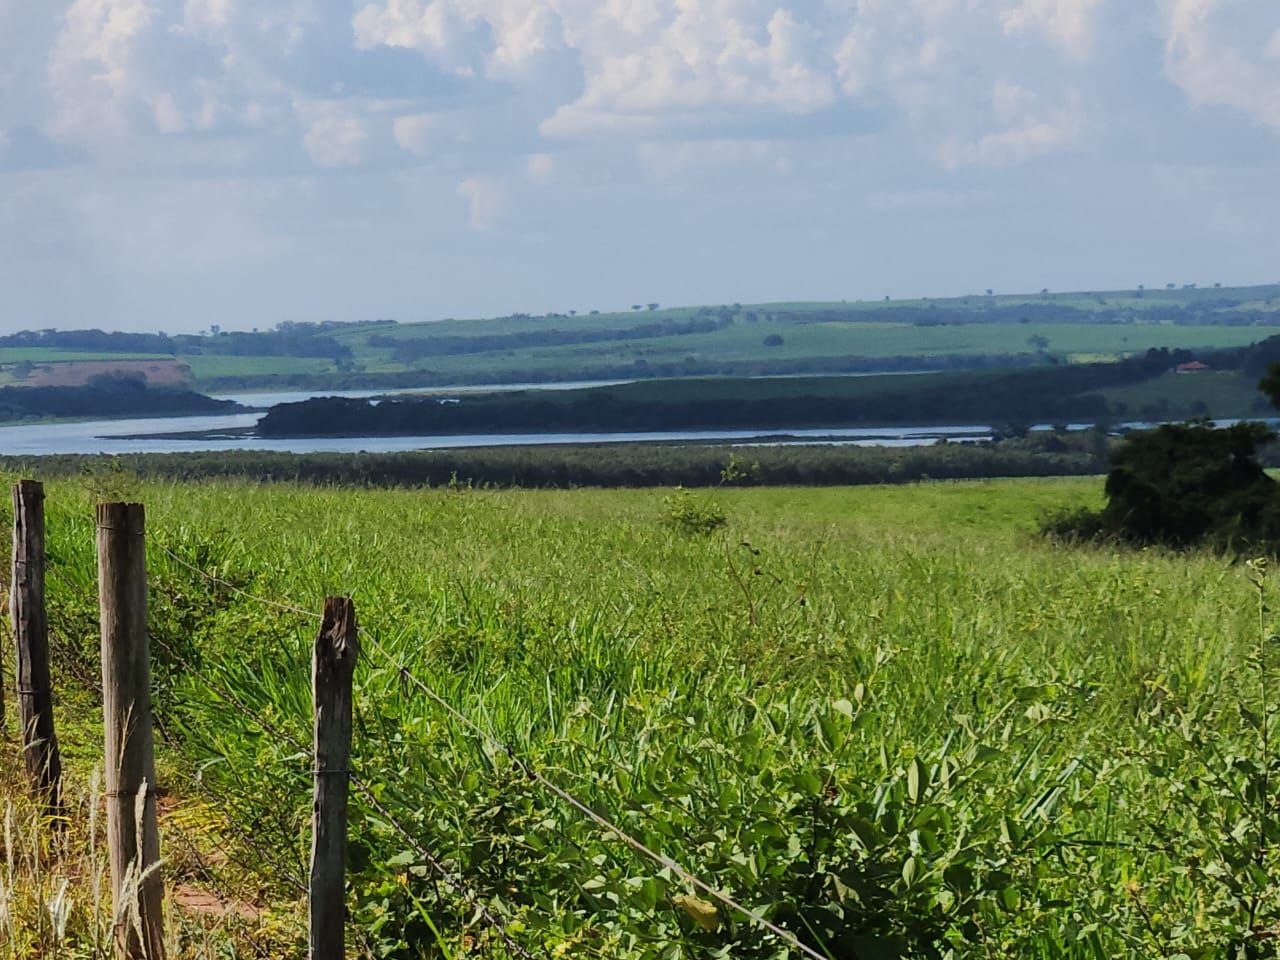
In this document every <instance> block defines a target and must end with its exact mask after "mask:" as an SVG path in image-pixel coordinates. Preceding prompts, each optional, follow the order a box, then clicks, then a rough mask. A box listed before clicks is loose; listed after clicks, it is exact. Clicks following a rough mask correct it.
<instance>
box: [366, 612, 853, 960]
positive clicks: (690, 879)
mask: <svg viewBox="0 0 1280 960" xmlns="http://www.w3.org/2000/svg"><path fill="white" fill-rule="evenodd" d="M359 629H360V632H361V633H362V634H363V635H364V636H366V637H368V638H369V640H370V641H371V642H372V646H373V649H374V650H375V651H377V652H378V653H379V654H380V655H381V656H382V657H383V658H384V659H386V660H387V661H388V662H389V663H390V664H391V665H392V666H393V667H395V669H396V670H397V671H398V672H399V674H400V675H401V676H402V677H403V678H404V679H405V680H407V681H408V682H410V683H412V684H413V685H414V686H416V687H417V688H418V689H419V690H421V691H422V692H423V693H425V694H426V695H427V696H428V697H429V698H431V700H433V701H434V702H435V703H436V704H438V705H439V706H440V707H441V708H442V709H443V710H444V711H445V712H446V713H448V714H449V715H450V716H451V717H453V718H454V719H455V720H457V721H458V722H459V723H461V724H462V725H463V726H465V727H466V728H467V729H468V730H470V731H471V732H472V733H474V734H475V735H476V736H478V737H480V738H482V739H483V740H485V741H486V742H487V743H488V744H489V745H490V746H491V747H493V748H495V749H497V750H499V751H501V752H502V753H505V754H506V755H507V757H508V758H510V760H511V762H512V763H513V764H514V765H515V766H516V768H517V769H518V770H519V771H520V772H521V773H523V774H524V775H525V776H526V777H528V778H529V779H530V780H533V781H535V782H537V783H539V784H540V785H541V786H542V787H543V788H544V789H546V790H548V791H549V792H551V793H552V794H554V795H555V796H556V797H558V798H559V799H561V800H563V801H564V802H565V803H567V804H569V806H571V807H573V809H575V810H577V811H578V812H579V813H581V814H582V815H583V816H584V817H586V818H587V819H589V820H590V821H591V822H592V823H594V824H595V825H596V826H598V827H600V828H601V829H602V830H604V831H606V832H607V833H609V834H612V835H613V836H614V837H615V838H617V839H618V840H620V841H622V842H623V843H624V844H626V845H627V846H628V847H630V848H631V849H632V850H634V851H635V852H636V853H639V854H641V855H642V856H645V857H647V858H648V859H650V860H652V861H653V862H654V863H657V864H659V865H660V866H662V867H665V868H666V869H667V870H670V871H671V872H672V873H673V874H675V875H676V876H678V877H679V878H680V879H681V880H683V881H684V882H685V883H688V884H690V885H691V886H693V887H696V888H697V889H698V890H701V891H702V892H703V893H705V894H707V895H708V896H709V897H711V898H712V899H714V900H717V901H718V902H719V903H720V904H721V905H723V906H725V907H728V908H729V909H730V910H733V911H735V912H737V913H740V914H741V915H742V916H744V917H746V918H747V919H749V920H751V921H752V922H753V923H755V924H756V925H757V926H760V927H762V928H763V929H765V930H767V931H768V932H770V933H772V934H774V935H775V936H777V937H779V938H780V939H781V940H783V941H784V942H786V943H787V945H788V946H791V947H794V948H795V949H797V950H799V951H800V952H801V953H803V954H804V955H805V956H808V957H811V958H813V960H830V958H829V957H826V956H824V955H823V954H821V953H819V952H818V951H817V950H815V949H813V948H812V947H810V946H809V945H808V944H806V943H804V942H803V941H802V940H800V938H799V937H797V936H796V935H795V934H794V933H792V932H791V931H790V930H787V929H786V928H784V927H780V926H778V925H777V924H775V923H773V922H772V921H771V920H769V919H768V918H766V917H765V916H764V915H763V914H761V913H759V912H758V911H756V910H753V909H751V908H750V907H747V906H744V905H743V904H742V903H739V902H738V901H737V900H735V899H734V898H733V897H731V896H729V895H728V894H727V893H725V892H724V891H722V890H719V889H718V888H716V887H713V886H712V885H711V884H709V883H707V882H706V881H705V880H702V879H701V878H700V877H698V876H697V875H695V874H694V873H692V872H691V871H690V870H688V869H686V868H685V867H683V866H681V864H680V863H678V862H677V861H675V860H673V859H672V858H671V857H669V856H667V855H666V854H663V853H659V852H658V851H656V850H653V849H652V848H650V847H649V846H647V845H646V844H645V843H644V842H643V841H641V840H638V839H637V838H636V837H634V836H632V835H631V834H629V833H628V832H627V831H626V830H624V829H622V827H620V826H618V825H617V824H615V823H614V822H613V821H611V820H609V819H607V818H606V817H603V816H601V815H600V814H599V813H597V812H596V811H595V810H593V809H591V807H589V806H587V804H586V803H584V802H583V801H581V800H579V799H578V798H577V797H575V796H574V795H573V794H571V793H569V791H567V790H565V789H564V788H563V787H561V786H560V785H559V784H557V783H555V782H554V781H552V780H548V779H547V778H546V777H545V776H543V775H542V774H541V773H540V772H539V771H538V770H537V769H535V768H534V767H533V766H531V765H530V764H529V763H528V762H527V761H526V760H524V759H523V758H521V757H520V756H519V755H518V754H517V753H516V752H515V750H514V748H512V747H511V746H509V745H508V744H506V743H504V742H503V741H502V740H500V739H498V737H496V736H495V735H493V734H491V733H489V732H488V731H486V730H485V729H484V728H483V727H481V726H480V725H479V724H477V723H476V722H475V721H473V720H471V719H470V718H469V717H467V716H466V715H465V714H464V713H462V711H460V710H458V709H457V708H456V707H454V706H453V704H451V703H449V702H448V701H447V700H445V698H444V697H442V696H441V695H440V694H439V693H437V692H436V691H435V690H434V689H433V688H432V687H431V685H430V684H428V683H426V682H425V681H424V680H422V679H421V678H420V677H418V676H416V675H415V674H414V673H413V672H412V671H411V670H409V668H408V667H407V666H405V665H404V664H403V663H402V662H401V661H398V660H396V659H395V658H394V657H393V656H392V655H391V654H390V652H388V651H387V650H386V648H385V647H383V646H382V644H381V643H379V641H378V639H377V637H375V636H374V635H373V634H372V633H370V632H369V631H368V630H366V629H365V628H364V627H360V628H359Z"/></svg>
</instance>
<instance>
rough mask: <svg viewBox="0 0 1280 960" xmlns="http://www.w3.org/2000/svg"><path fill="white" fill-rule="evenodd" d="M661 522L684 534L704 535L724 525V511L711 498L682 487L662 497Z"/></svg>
mask: <svg viewBox="0 0 1280 960" xmlns="http://www.w3.org/2000/svg"><path fill="white" fill-rule="evenodd" d="M662 513H663V517H662V519H663V522H664V523H665V524H666V525H667V526H669V527H672V528H674V529H675V530H676V531H678V532H679V533H683V534H685V535H686V536H706V535H707V534H709V533H711V532H712V531H714V530H718V529H719V528H720V527H723V526H724V525H725V523H726V522H727V521H726V518H725V515H724V512H723V511H722V510H721V509H720V507H719V506H718V505H717V504H716V503H715V501H713V500H708V499H706V498H703V497H697V496H694V495H693V494H692V493H690V492H689V491H688V490H686V489H685V488H684V487H676V489H675V492H674V493H672V494H671V496H669V497H663V499H662Z"/></svg>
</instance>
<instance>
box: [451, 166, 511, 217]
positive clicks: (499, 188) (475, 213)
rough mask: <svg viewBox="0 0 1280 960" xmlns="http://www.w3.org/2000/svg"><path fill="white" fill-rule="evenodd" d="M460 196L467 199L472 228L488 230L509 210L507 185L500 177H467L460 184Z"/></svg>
mask: <svg viewBox="0 0 1280 960" xmlns="http://www.w3.org/2000/svg"><path fill="white" fill-rule="evenodd" d="M458 196H460V197H462V198H463V199H464V200H466V201H467V208H468V222H469V223H470V224H471V229H472V230H488V229H489V228H490V227H492V226H494V225H495V224H496V223H497V222H498V221H499V220H500V219H501V218H502V216H503V215H504V214H505V213H506V212H507V185H506V184H505V183H504V182H503V181H502V180H501V179H500V178H498V177H492V176H488V175H485V174H476V175H474V176H470V177H467V178H466V179H465V180H463V181H461V182H460V183H459V184H458Z"/></svg>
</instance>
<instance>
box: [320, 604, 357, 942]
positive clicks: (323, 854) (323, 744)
mask: <svg viewBox="0 0 1280 960" xmlns="http://www.w3.org/2000/svg"><path fill="white" fill-rule="evenodd" d="M357 629H358V628H357V627H356V608H355V605H354V604H353V603H352V602H351V601H350V600H349V599H347V598H345V597H329V598H328V599H327V600H325V602H324V620H323V621H322V623H321V625H320V633H319V635H318V636H317V637H316V645H315V651H314V656H313V658H312V661H311V691H312V702H313V706H314V711H315V756H314V763H315V791H314V794H313V797H314V804H313V806H312V821H311V917H310V927H309V929H310V953H309V956H310V957H311V960H343V957H344V955H345V951H346V939H345V931H346V927H345V922H346V915H347V907H346V892H345V881H346V861H347V790H348V786H349V783H348V780H349V777H350V769H351V768H350V762H351V678H352V674H353V673H354V671H355V666H356V656H357V655H358V653H359V649H360V642H359V637H358V635H357Z"/></svg>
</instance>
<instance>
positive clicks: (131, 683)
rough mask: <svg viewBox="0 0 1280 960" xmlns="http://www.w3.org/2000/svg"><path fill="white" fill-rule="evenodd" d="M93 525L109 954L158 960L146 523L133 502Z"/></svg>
mask: <svg viewBox="0 0 1280 960" xmlns="http://www.w3.org/2000/svg"><path fill="white" fill-rule="evenodd" d="M97 519H98V604H99V609H100V611H101V617H102V719H103V727H104V728H105V740H106V754H105V757H106V761H105V767H106V787H107V789H106V799H107V841H108V845H109V848H110V854H111V893H112V901H113V904H114V911H115V913H114V918H115V922H114V933H115V944H116V946H115V949H116V955H117V956H118V957H124V958H128V960H162V958H163V957H164V918H163V906H164V904H163V898H164V887H163V885H162V882H161V878H160V872H159V868H158V864H159V861H160V836H159V833H158V832H157V828H156V774H155V763H154V757H153V751H154V746H153V737H152V730H151V660H150V650H149V648H148V641H147V551H146V539H145V533H146V523H145V519H144V512H143V509H142V504H140V503H100V504H98V516H97ZM140 796H141V799H139V798H140Z"/></svg>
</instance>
